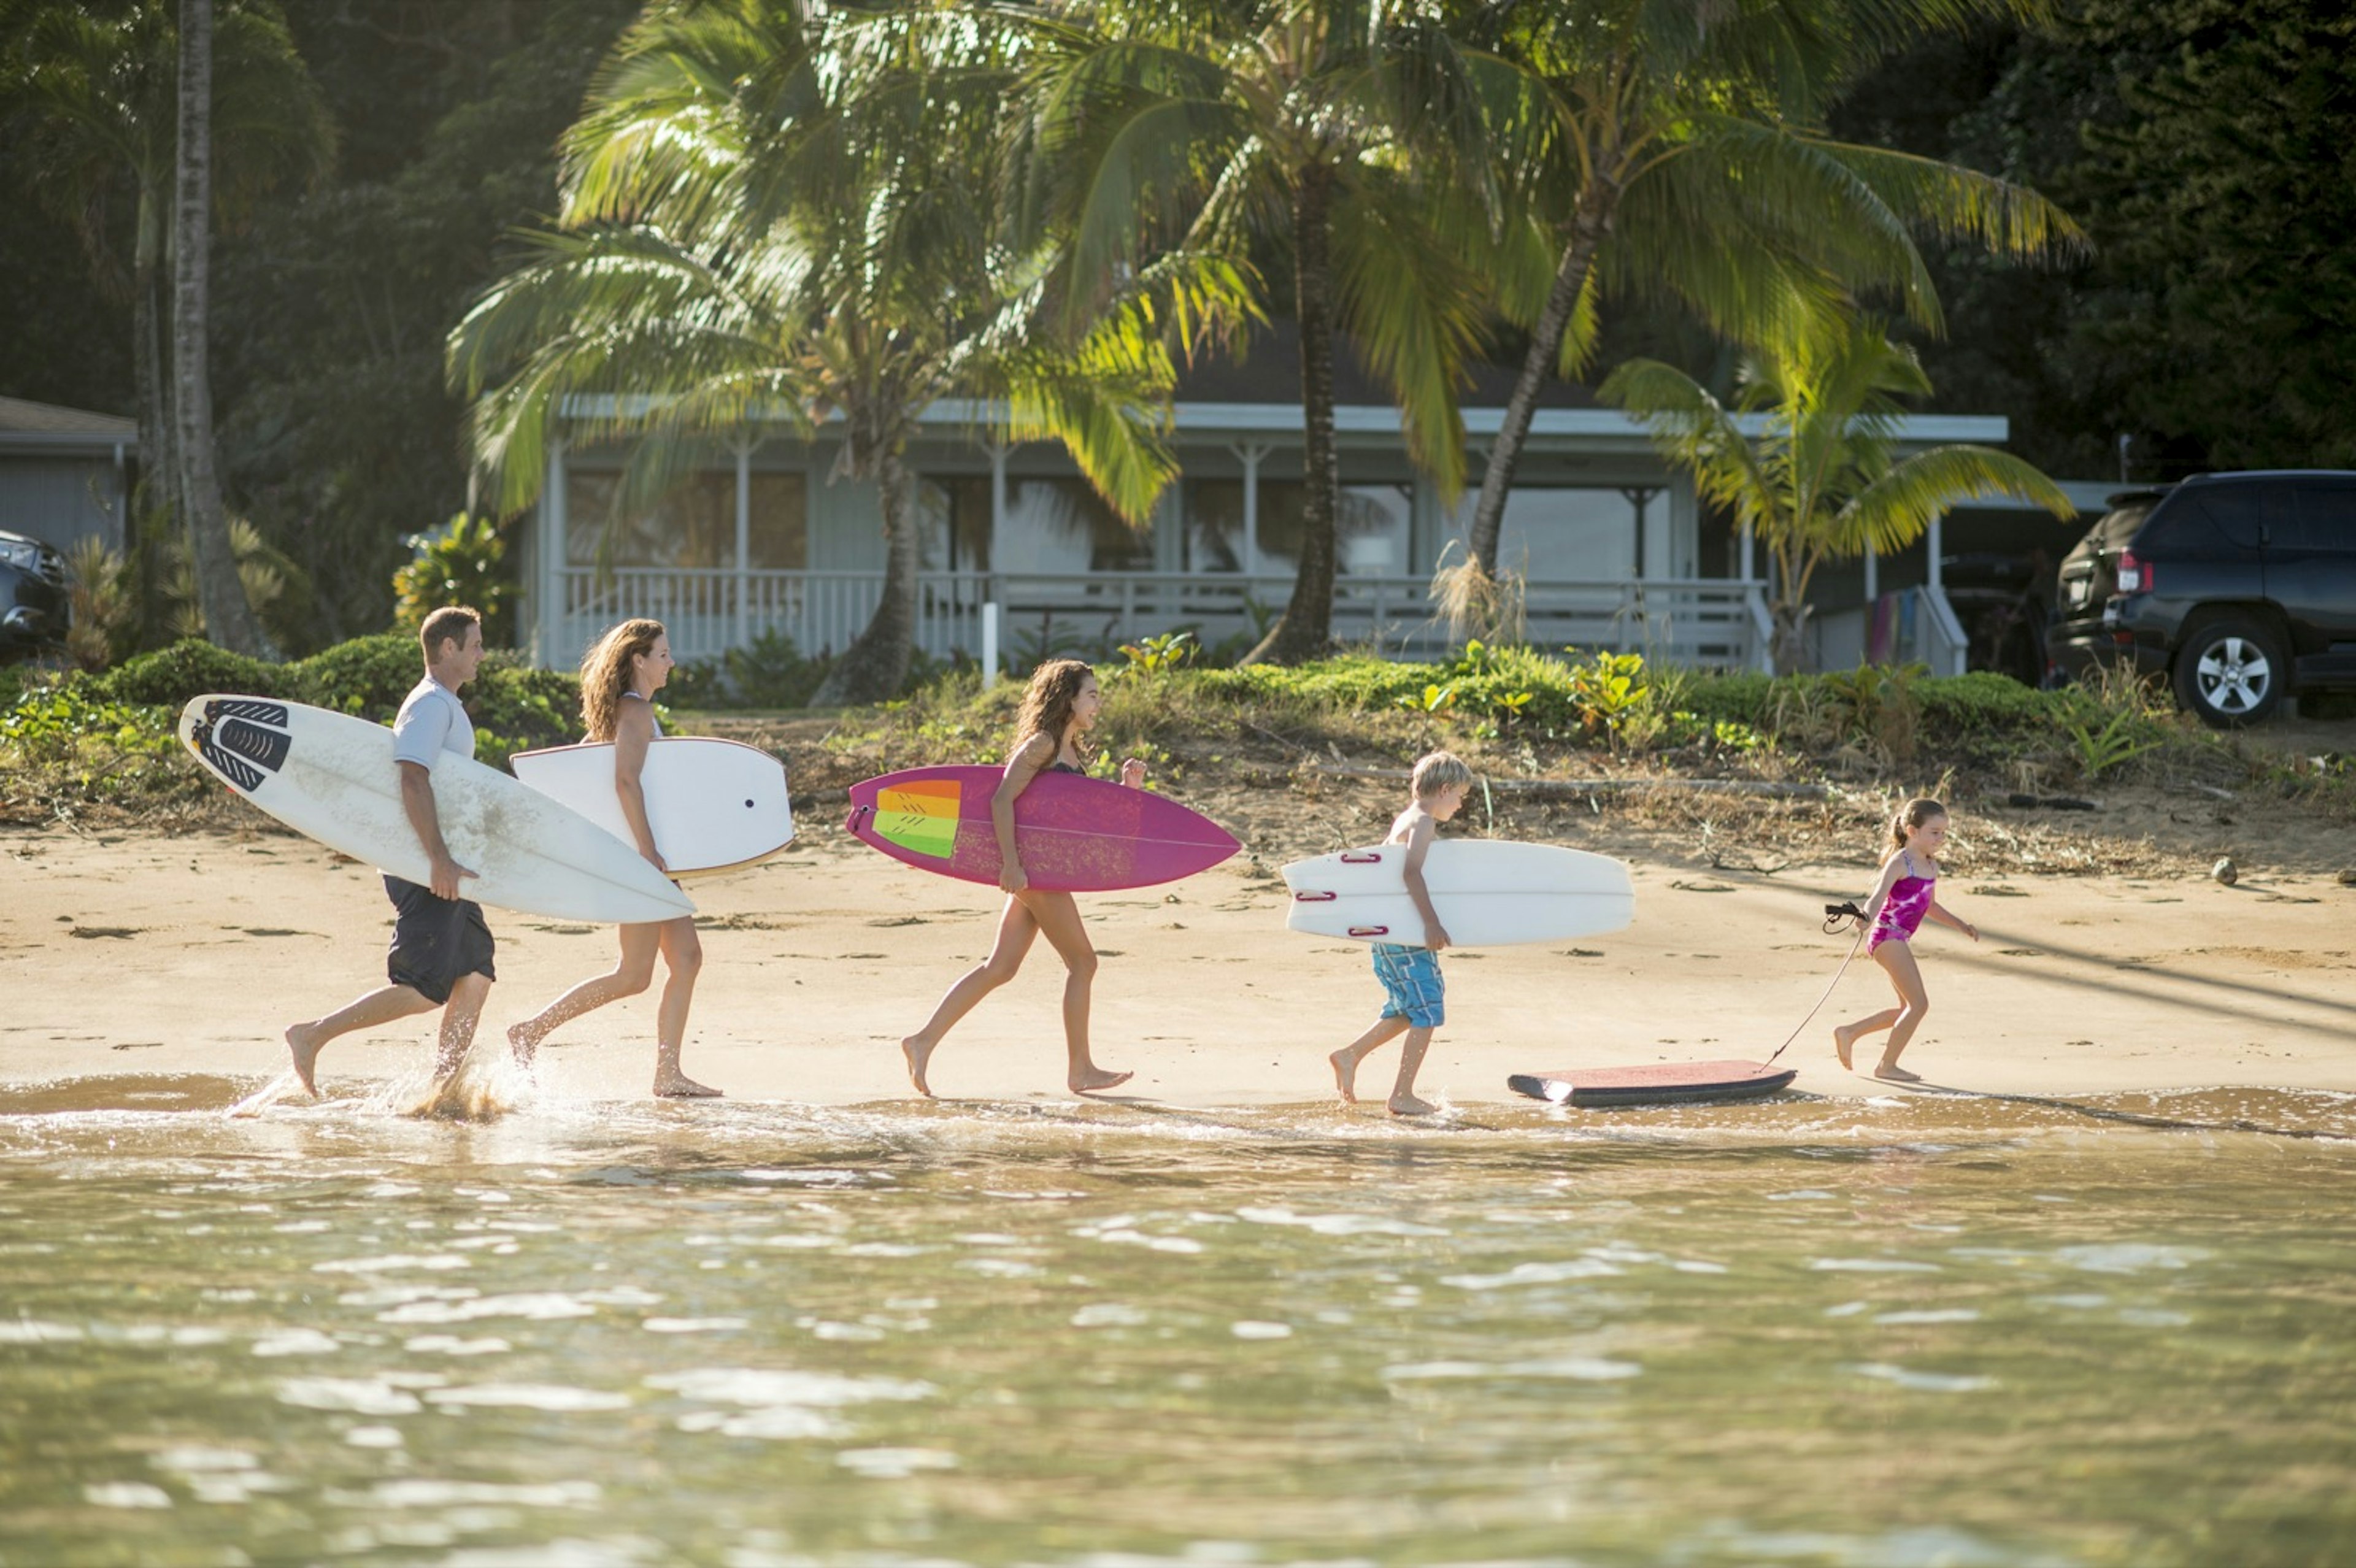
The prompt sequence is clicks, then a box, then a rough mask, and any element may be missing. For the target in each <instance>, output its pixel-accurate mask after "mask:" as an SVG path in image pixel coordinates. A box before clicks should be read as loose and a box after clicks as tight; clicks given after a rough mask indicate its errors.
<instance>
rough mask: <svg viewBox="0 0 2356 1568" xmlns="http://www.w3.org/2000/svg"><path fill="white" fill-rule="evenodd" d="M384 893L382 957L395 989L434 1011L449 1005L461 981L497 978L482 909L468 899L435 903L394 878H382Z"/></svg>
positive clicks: (413, 886)
mask: <svg viewBox="0 0 2356 1568" xmlns="http://www.w3.org/2000/svg"><path fill="white" fill-rule="evenodd" d="M384 892H385V896H386V897H387V898H389V899H391V901H392V908H393V919H392V949H391V952H389V953H387V954H386V955H385V956H384V972H385V975H386V977H387V978H389V979H391V981H392V983H393V984H394V985H396V986H407V987H409V988H410V989H412V990H413V991H415V992H416V993H417V994H418V995H420V996H422V997H424V998H425V999H426V1000H427V1001H429V1002H433V1003H435V1004H436V1005H439V1004H440V1003H443V1002H446V1001H448V1000H449V999H450V992H451V990H452V989H453V988H454V987H455V986H456V985H457V984H458V980H459V977H460V976H466V975H480V976H482V977H483V978H485V979H486V980H496V979H498V975H497V974H496V973H494V972H493V970H492V968H491V955H492V954H493V952H494V950H495V944H493V943H492V941H491V928H490V927H489V926H488V925H487V924H485V923H483V906H482V905H480V904H478V903H477V902H475V901H473V900H472V899H444V898H436V897H434V890H433V889H432V888H425V887H420V886H418V885H417V884H416V883H415V882H409V881H403V880H402V879H401V878H399V877H387V878H385V880H384Z"/></svg>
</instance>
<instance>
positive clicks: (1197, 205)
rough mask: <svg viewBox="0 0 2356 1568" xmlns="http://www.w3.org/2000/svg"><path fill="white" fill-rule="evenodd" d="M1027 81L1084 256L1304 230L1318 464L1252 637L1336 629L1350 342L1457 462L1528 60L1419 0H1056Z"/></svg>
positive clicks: (1313, 645)
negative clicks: (1338, 352) (1343, 346)
mask: <svg viewBox="0 0 2356 1568" xmlns="http://www.w3.org/2000/svg"><path fill="white" fill-rule="evenodd" d="M1034 37H1035V38H1036V48H1035V54H1034V57H1033V61H1032V64H1031V66H1030V69H1029V76H1028V80H1027V84H1026V91H1025V92H1024V94H1023V99H1022V101H1021V109H1022V117H1023V130H1022V133H1021V137H1022V145H1023V149H1024V151H1025V152H1026V154H1027V159H1026V165H1027V166H1028V168H1029V169H1030V170H1031V173H1030V175H1029V176H1028V177H1029V181H1030V184H1031V186H1032V187H1033V189H1035V190H1037V191H1039V192H1040V193H1042V194H1041V195H1040V197H1038V198H1037V200H1036V201H1035V203H1034V207H1035V208H1036V213H1035V214H1034V219H1036V220H1044V221H1047V222H1049V223H1051V224H1052V225H1053V226H1055V227H1058V228H1065V229H1068V230H1069V232H1070V233H1071V236H1072V266H1073V271H1074V273H1075V275H1076V276H1077V277H1081V278H1093V277H1099V276H1108V275H1109V276H1118V275H1119V274H1120V272H1122V270H1123V269H1127V268H1136V267H1142V266H1146V265H1148V264H1150V263H1149V261H1148V259H1149V258H1151V257H1154V256H1155V255H1157V254H1159V253H1161V252H1162V251H1163V249H1164V248H1170V247H1174V248H1175V249H1176V250H1177V251H1180V252H1182V253H1205V254H1213V255H1221V256H1226V257H1228V258H1230V259H1232V261H1233V262H1234V264H1235V265H1236V266H1237V268H1238V269H1239V270H1240V269H1241V268H1242V267H1243V266H1244V264H1245V259H1246V258H1247V257H1248V256H1249V255H1251V254H1252V253H1254V252H1255V251H1289V252H1290V257H1291V261H1292V279H1291V283H1292V288H1291V295H1292V298H1291V305H1292V312H1293V316H1294V319H1295V320H1296V321H1297V322H1298V324H1299V327H1300V347H1301V421H1302V425H1301V432H1302V441H1303V451H1302V475H1303V478H1304V480H1305V486H1304V494H1303V501H1302V516H1301V552H1300V565H1299V569H1298V572H1297V575H1296V576H1295V578H1294V581H1293V591H1292V596H1291V599H1290V603H1288V604H1287V606H1286V608H1285V611H1284V613H1283V614H1282V615H1281V616H1280V618H1279V619H1278V621H1277V622H1276V624H1275V625H1274V626H1273V627H1271V628H1270V629H1269V632H1268V634H1267V635H1265V636H1264V637H1262V638H1261V640H1260V642H1259V644H1258V646H1257V647H1255V648H1254V649H1253V650H1252V651H1251V652H1250V653H1249V654H1248V656H1247V660H1248V661H1250V660H1258V659H1268V660H1272V661H1275V662H1278V663H1293V662H1298V661H1300V660H1301V659H1305V658H1312V657H1315V656H1320V655H1322V654H1323V652H1324V651H1325V650H1326V647H1327V645H1328V644H1329V643H1330V641H1331V639H1332V628H1333V579H1334V573H1335V571H1336V529H1335V522H1336V518H1337V517H1338V507H1339V504H1340V492H1341V481H1340V467H1339V458H1338V454H1337V450H1336V447H1335V444H1334V436H1333V417H1334V414H1333V411H1334V395H1333V354H1334V341H1335V335H1336V333H1337V332H1340V333H1346V334H1347V335H1348V336H1350V337H1351V338H1352V339H1353V340H1354V342H1355V345H1356V346H1357V348H1358V351H1359V352H1360V354H1361V355H1363V356H1364V357H1365V361H1366V364H1367V366H1368V368H1370V369H1372V370H1373V371H1374V372H1375V373H1376V375H1377V376H1379V377H1380V378H1381V379H1383V380H1384V381H1385V382H1387V384H1388V385H1389V387H1390V389H1391V391H1392V394H1393V396H1394V397H1395V398H1396V399H1397V400H1398V406H1399V410H1400V413H1401V417H1402V421H1403V425H1404V429H1405V433H1406V437H1407V444H1408V452H1409V453H1410V455H1412V456H1413V457H1414V458H1415V460H1416V461H1417V462H1418V464H1419V465H1420V466H1422V467H1423V468H1424V469H1426V470H1427V471H1428V472H1430V474H1431V475H1433V476H1434V477H1435V478H1436V479H1437V480H1438V481H1439V482H1440V485H1441V487H1442V488H1443V489H1444V490H1447V491H1449V492H1450V493H1451V494H1452V493H1453V492H1454V491H1455V490H1456V489H1457V488H1458V487H1459V486H1460V485H1462V476H1463V464H1464V437H1463V428H1462V420H1461V419H1460V417H1459V415H1458V410H1457V393H1458V388H1459V384H1460V382H1461V381H1462V376H1463V372H1464V367H1465V365H1466V363H1467V361H1468V359H1469V358H1470V357H1472V351H1473V349H1474V347H1475V345H1476V343H1477V341H1478V338H1479V335H1480V331H1481V326H1482V304H1481V294H1482V290H1481V287H1480V281H1479V278H1478V276H1477V275H1476V273H1475V272H1473V271H1472V268H1471V266H1470V265H1469V264H1468V261H1467V257H1466V245H1465V240H1464V236H1465V235H1466V233H1468V232H1470V231H1473V230H1478V229H1483V228H1484V227H1485V225H1486V222H1487V206H1488V199H1487V198H1489V197H1492V196H1493V195H1494V191H1493V190H1492V188H1491V185H1490V181H1489V176H1488V171H1489V170H1490V169H1491V168H1492V167H1493V165H1494V160H1493V159H1492V158H1491V157H1490V155H1489V148H1490V147H1491V145H1492V144H1493V141H1494V134H1493V133H1494V127H1495V126H1496V125H1498V124H1500V123H1505V122H1507V121H1510V119H1511V118H1512V116H1513V115H1514V113H1515V111H1516V109H1517V108H1518V107H1519V106H1520V105H1521V104H1522V103H1523V102H1524V101H1525V100H1526V84H1525V82H1524V80H1523V79H1522V77H1521V75H1520V73H1519V72H1517V71H1515V69H1512V68H1510V67H1508V66H1506V65H1505V63H1504V62H1502V61H1499V60H1497V59H1494V57H1492V56H1488V55H1484V54H1481V53H1479V52H1477V51H1474V50H1471V49H1467V48H1463V47H1462V45H1461V44H1460V43H1459V41H1458V40H1457V39H1456V38H1455V37H1451V34H1450V32H1449V30H1448V28H1447V27H1446V26H1444V25H1443V22H1442V19H1441V18H1440V15H1439V12H1438V11H1437V9H1436V8H1435V7H1433V6H1431V5H1425V4H1419V3H1417V0H1235V3H1229V0H1162V3H1157V4H1151V5H1143V4H1135V3H1131V0H1060V3H1056V4H1052V5H1048V6H1046V7H1044V19H1043V21H1042V23H1041V25H1040V26H1039V27H1038V30H1037V31H1036V33H1035V34H1034Z"/></svg>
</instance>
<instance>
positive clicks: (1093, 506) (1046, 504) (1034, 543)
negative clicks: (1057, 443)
mask: <svg viewBox="0 0 2356 1568" xmlns="http://www.w3.org/2000/svg"><path fill="white" fill-rule="evenodd" d="M990 555H991V563H992V567H993V569H994V570H996V571H1012V572H1055V573H1065V572H1069V573H1082V572H1090V571H1151V570H1152V567H1153V535H1152V531H1151V529H1150V528H1130V526H1129V525H1128V524H1127V523H1125V522H1123V521H1122V520H1121V518H1120V515H1119V513H1117V512H1115V511H1114V510H1113V509H1112V508H1111V507H1109V506H1108V505H1106V504H1105V499H1104V497H1103V496H1099V495H1098V494H1097V493H1096V491H1095V490H1094V489H1093V488H1092V487H1090V485H1088V482H1087V480H1085V479H1079V478H1060V477H1058V478H1045V479H1013V478H1010V479H1008V480H1007V482H1006V516H1005V517H1004V518H1003V519H1002V521H1001V525H1000V527H999V528H998V529H997V531H996V533H995V535H994V536H993V537H992V538H991V548H990Z"/></svg>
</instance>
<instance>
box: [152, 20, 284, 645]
mask: <svg viewBox="0 0 2356 1568" xmlns="http://www.w3.org/2000/svg"><path fill="white" fill-rule="evenodd" d="M212 75H213V7H212V0H184V4H183V5H181V8H180V145H179V182H178V189H177V193H176V199H175V203H174V207H175V210H174V214H173V225H174V233H173V257H172V273H173V289H172V375H173V398H172V404H173V407H172V415H173V421H174V424H175V426H176V432H175V433H176V434H177V437H178V445H179V473H180V497H181V500H182V503H183V505H184V507H185V508H186V510H187V521H188V542H189V546H190V549H191V552H192V554H193V555H194V556H195V558H196V569H197V602H198V605H199V607H200V608H201V609H202V611H203V613H204V617H205V634H206V635H208V636H209V637H210V638H211V639H212V640H213V641H214V642H217V643H219V644H220V645H221V646H223V647H225V648H230V649H232V650H234V651H236V652H238V653H241V654H249V655H253V656H259V657H262V658H276V657H277V656H278V650H277V649H276V648H275V647H273V646H272V645H271V642H270V639H269V637H268V636H267V635H264V634H263V632H262V625H261V623H260V622H258V621H256V620H255V619H254V615H253V609H252V606H251V605H250V604H248V603H246V599H245V585H244V584H243V583H242V582H241V581H239V580H238V572H237V558H236V556H235V555H234V554H232V553H231V551H230V542H229V516H228V512H227V509H226V508H225V507H223V505H222V503H221V493H220V478H219V476H218V475H216V474H215V472H214V469H213V401H212V388H211V379H210V376H209V371H208V369H207V368H206V364H205V347H206V346H205V336H206V332H207V329H208V327H209V325H210V324H209V299H208V282H209V280H208V278H207V276H206V273H207V270H208V266H209V261H210V260H211V250H212V243H211V242H212V231H211V230H212Z"/></svg>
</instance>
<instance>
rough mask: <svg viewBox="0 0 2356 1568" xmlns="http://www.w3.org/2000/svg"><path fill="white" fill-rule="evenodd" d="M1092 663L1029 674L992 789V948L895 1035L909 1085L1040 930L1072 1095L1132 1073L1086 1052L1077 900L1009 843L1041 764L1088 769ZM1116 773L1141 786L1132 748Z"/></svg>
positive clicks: (1049, 768) (1085, 963)
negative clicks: (995, 873)
mask: <svg viewBox="0 0 2356 1568" xmlns="http://www.w3.org/2000/svg"><path fill="white" fill-rule="evenodd" d="M1103 704H1104V698H1103V695H1102V694H1101V693H1100V692H1098V689H1097V677H1096V672H1095V671H1094V670H1092V669H1090V668H1089V667H1087V665H1085V664H1082V663H1081V662H1080V661H1079V660H1077V659H1052V660H1050V661H1048V662H1047V663H1045V664H1044V665H1041V666H1040V667H1039V668H1038V671H1037V673H1035V674H1033V676H1032V677H1031V686H1030V689H1029V690H1027V691H1025V692H1024V693H1023V706H1022V708H1021V709H1020V710H1019V711H1018V712H1017V713H1016V714H1015V719H1014V747H1013V750H1012V752H1010V753H1009V754H1008V756H1007V759H1006V774H1005V777H1004V778H1003V780H1002V781H1001V783H1000V784H999V786H998V791H997V793H996V794H995V795H992V796H991V801H990V817H991V824H992V826H993V827H995V828H996V829H997V833H998V850H999V859H1000V863H1001V868H1002V869H1001V873H1000V876H999V880H998V885H999V886H1000V887H1001V888H1003V889H1005V890H1006V907H1005V908H1004V909H1003V910H1001V911H1000V912H999V916H998V936H997V939H996V941H994V942H993V943H991V949H990V956H989V957H988V958H985V959H983V960H982V961H981V963H980V964H979V965H975V966H974V967H973V968H972V969H969V970H968V971H967V972H966V973H965V975H964V976H961V977H960V978H959V979H958V982H957V984H956V985H954V986H951V987H949V988H948V993H947V994H946V995H944V996H943V997H941V999H940V1003H939V1005H938V1006H937V1007H935V1008H933V1016H932V1017H931V1018H929V1019H926V1020H925V1027H924V1028H922V1029H918V1030H917V1031H916V1033H914V1034H912V1035H910V1036H908V1037H907V1038H906V1039H905V1040H902V1041H901V1042H900V1049H901V1050H902V1051H905V1052H906V1053H907V1058H908V1081H909V1082H910V1083H914V1084H915V1085H916V1093H919V1094H923V1095H926V1096H928V1097H929V1096H930V1095H931V1093H932V1092H933V1091H932V1086H931V1085H930V1084H929V1083H926V1078H925V1073H926V1068H927V1067H928V1066H929V1065H930V1064H931V1062H932V1058H933V1051H934V1050H935V1048H937V1046H938V1045H939V1044H940V1043H941V1039H942V1037H943V1036H945V1035H947V1034H948V1032H949V1030H950V1029H951V1028H952V1027H954V1026H955V1025H956V1023H957V1021H958V1019H961V1018H963V1017H965V1016H966V1014H968V1013H969V1012H971V1011H972V1010H973V1009H974V1006H975V1004H977V1003H979V1002H980V1000H981V999H982V997H986V996H988V995H990V993H991V992H992V991H994V990H996V989H998V987H1001V986H1003V985H1004V984H1006V982H1007V981H1009V980H1012V978H1014V976H1015V974H1016V972H1017V971H1019V970H1020V969H1021V968H1022V967H1023V955H1025V954H1027V953H1029V952H1030V951H1031V943H1032V940H1033V938H1034V937H1036V936H1038V935H1039V933H1042V932H1044V933H1046V935H1047V941H1048V942H1049V943H1050V944H1052V945H1053V946H1054V947H1055V953H1056V955H1057V956H1059V957H1061V958H1062V959H1063V961H1064V1051H1065V1055H1066V1068H1065V1079H1064V1081H1065V1083H1066V1085H1067V1086H1068V1087H1069V1088H1070V1089H1071V1091H1072V1093H1075V1094H1088V1093H1096V1092H1098V1091H1099V1090H1104V1089H1110V1088H1114V1087H1116V1086H1118V1085H1119V1084H1122V1083H1128V1082H1129V1080H1130V1078H1131V1077H1133V1076H1135V1075H1134V1074H1133V1073H1128V1072H1109V1071H1108V1070H1107V1069H1105V1068H1101V1067H1098V1065H1097V1064H1096V1062H1095V1061H1094V1060H1093V1059H1092V1058H1091V1057H1090V1056H1089V1054H1088V995H1089V989H1090V987H1091V985H1092V983H1093V982H1094V980H1095V979H1096V973H1097V953H1096V947H1095V945H1094V944H1091V943H1090V942H1089V940H1088V933H1087V929H1086V928H1085V927H1084V926H1083V925H1082V924H1081V923H1080V910H1079V906H1078V905H1077V904H1076V903H1075V902H1074V901H1073V900H1072V895H1071V894H1069V893H1066V892H1049V891H1043V890H1041V889H1037V888H1033V887H1032V886H1031V883H1030V878H1029V877H1027V876H1026V875H1025V874H1024V873H1023V860H1022V858H1021V856H1019V855H1018V854H1017V853H1016V852H1015V844H1014V803H1015V802H1016V801H1017V800H1019V799H1020V798H1022V795H1023V791H1024V790H1025V789H1027V788H1029V787H1030V784H1031V781H1032V780H1033V779H1035V778H1037V777H1038V776H1039V775H1040V774H1041V773H1049V772H1054V773H1086V772H1087V755H1088V745H1087V736H1088V731H1090V730H1092V729H1094V728H1095V727H1096V721H1097V713H1098V709H1101V708H1102V707H1103ZM1120 782H1121V783H1122V784H1127V785H1128V786H1129V787H1130V788H1131V789H1142V788H1143V787H1144V786H1145V764H1144V763H1141V762H1140V761H1138V760H1137V759H1136V758H1135V757H1130V758H1129V759H1128V760H1126V761H1125V762H1123V763H1121V764H1120Z"/></svg>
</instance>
